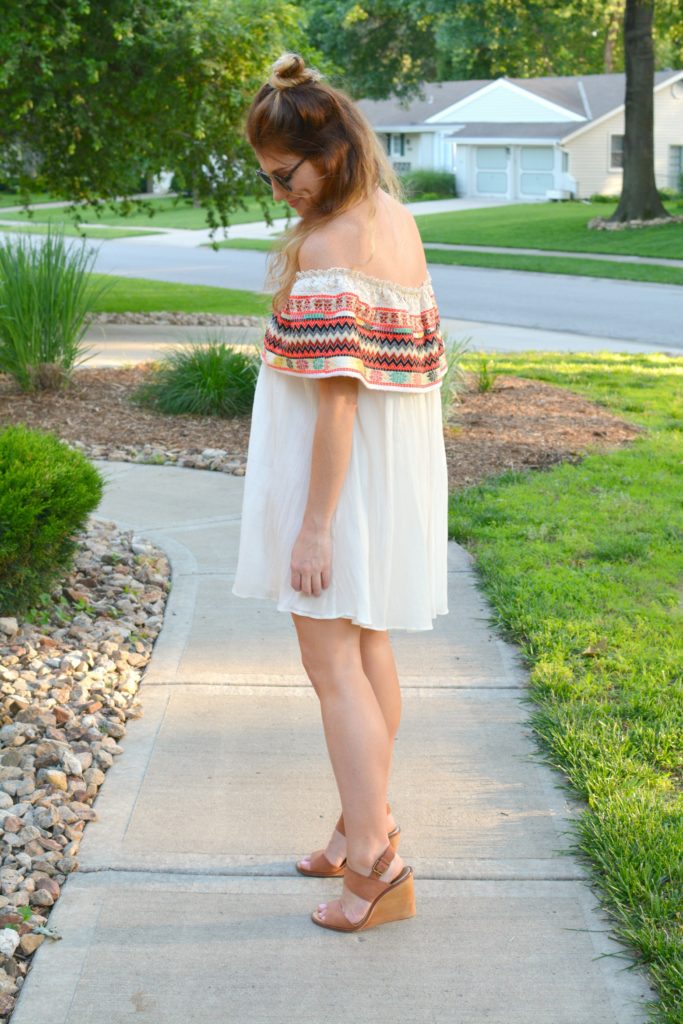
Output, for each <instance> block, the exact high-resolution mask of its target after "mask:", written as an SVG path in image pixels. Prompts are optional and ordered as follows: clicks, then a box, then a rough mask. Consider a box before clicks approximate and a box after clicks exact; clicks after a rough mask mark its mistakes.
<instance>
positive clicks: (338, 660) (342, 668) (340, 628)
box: [292, 613, 363, 696]
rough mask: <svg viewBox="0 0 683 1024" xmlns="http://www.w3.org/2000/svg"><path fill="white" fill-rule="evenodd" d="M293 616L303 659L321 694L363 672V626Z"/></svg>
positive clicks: (331, 690) (315, 687)
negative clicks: (361, 635) (360, 633)
mask: <svg viewBox="0 0 683 1024" xmlns="http://www.w3.org/2000/svg"><path fill="white" fill-rule="evenodd" d="M292 617H293V618H294V622H295V626H296V629H297V633H298V637H299V649H300V652H301V663H302V665H303V667H304V670H305V672H306V675H307V676H308V678H309V679H310V681H311V684H312V686H313V688H314V690H315V691H316V693H317V694H318V696H323V695H324V694H326V693H331V692H334V691H335V690H337V689H339V688H341V687H344V686H349V685H351V684H352V681H353V680H354V679H355V678H357V677H358V675H359V674H362V672H363V663H362V660H361V655H360V643H359V629H358V627H355V626H353V624H352V623H351V622H350V620H347V619H322V620H317V619H311V618H308V619H306V618H305V616H296V617H295V616H294V613H292ZM302 619H303V620H304V621H302Z"/></svg>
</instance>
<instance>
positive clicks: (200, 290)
mask: <svg viewBox="0 0 683 1024" xmlns="http://www.w3.org/2000/svg"><path fill="white" fill-rule="evenodd" d="M90 276H91V278H92V279H93V282H94V283H96V284H97V285H99V284H101V283H104V282H106V283H108V285H109V287H108V288H107V290H106V292H104V294H102V295H101V296H100V298H99V299H98V300H97V302H96V303H95V305H94V307H93V308H94V310H95V312H97V313H155V312H160V311H162V310H164V311H166V312H169V313H170V312H182V313H236V314H239V315H242V316H269V315H270V302H271V298H270V296H269V295H265V294H263V293H261V292H247V291H242V290H238V289H231V288H215V287H212V286H210V285H199V284H174V283H169V282H167V281H151V280H149V279H148V278H141V277H117V276H115V275H113V274H91V275H90Z"/></svg>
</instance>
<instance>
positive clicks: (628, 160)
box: [608, 0, 669, 221]
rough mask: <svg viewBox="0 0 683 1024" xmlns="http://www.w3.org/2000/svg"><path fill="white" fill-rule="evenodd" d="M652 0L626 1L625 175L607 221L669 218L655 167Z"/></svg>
mask: <svg viewBox="0 0 683 1024" xmlns="http://www.w3.org/2000/svg"><path fill="white" fill-rule="evenodd" d="M653 13H654V0H626V14H625V17H624V51H625V57H626V101H625V111H624V178H623V185H622V190H621V198H620V200H619V205H618V206H617V208H616V210H615V211H614V213H613V214H612V216H611V217H609V218H608V221H628V220H636V219H638V220H651V219H652V218H654V217H668V216H669V214H668V213H667V211H666V210H665V209H664V205H663V203H662V200H661V199H660V197H659V193H658V191H657V186H656V184H655V170H654V98H653V95H652V90H653V87H654V48H653V45H652V17H653Z"/></svg>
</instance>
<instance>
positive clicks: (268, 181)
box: [256, 156, 306, 192]
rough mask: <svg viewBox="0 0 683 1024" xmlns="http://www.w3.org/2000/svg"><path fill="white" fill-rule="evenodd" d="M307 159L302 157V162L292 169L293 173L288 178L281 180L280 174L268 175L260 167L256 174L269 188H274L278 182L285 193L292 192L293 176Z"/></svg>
mask: <svg viewBox="0 0 683 1024" xmlns="http://www.w3.org/2000/svg"><path fill="white" fill-rule="evenodd" d="M305 159H306V157H305V156H304V157H302V158H301V160H299V163H298V164H295V165H294V167H292V169H291V171H290V172H289V174H288V175H287V177H286V178H281V177H280V175H279V174H266V172H265V171H262V170H261V168H260V167H259V169H258V170H257V172H256V174H257V176H258V177H259V178H260V179H261V181H265V183H266V185H268V187H269V188H270V187H271V186H272V184H273V182H274V181H276V182H277V183H278V185H279V186H280V188H283V189H284V190H285V192H291V191H292V187H291V185H290V184H289V183H290V181H291V180H292V175H293V174H294V172H295V171H296V169H297V167H301V165H302V163H303V162H304V160H305Z"/></svg>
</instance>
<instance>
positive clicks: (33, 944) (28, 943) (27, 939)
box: [19, 932, 45, 956]
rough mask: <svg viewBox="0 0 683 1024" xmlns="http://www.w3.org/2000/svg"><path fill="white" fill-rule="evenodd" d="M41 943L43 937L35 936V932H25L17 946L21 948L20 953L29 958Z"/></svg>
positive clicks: (43, 940)
mask: <svg viewBox="0 0 683 1024" xmlns="http://www.w3.org/2000/svg"><path fill="white" fill-rule="evenodd" d="M43 942H45V936H44V935H37V934H36V933H35V932H27V933H26V935H22V936H21V940H20V942H19V945H20V946H21V951H22V953H25V954H26V956H30V955H31V953H35V951H36V950H37V949H38V946H40V945H41V943H43Z"/></svg>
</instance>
